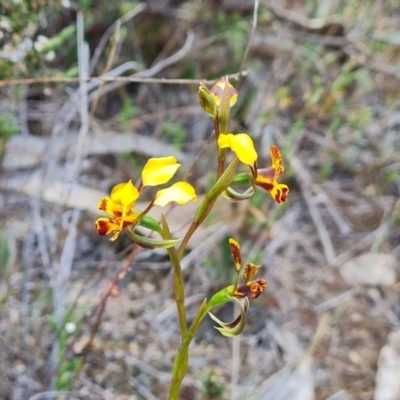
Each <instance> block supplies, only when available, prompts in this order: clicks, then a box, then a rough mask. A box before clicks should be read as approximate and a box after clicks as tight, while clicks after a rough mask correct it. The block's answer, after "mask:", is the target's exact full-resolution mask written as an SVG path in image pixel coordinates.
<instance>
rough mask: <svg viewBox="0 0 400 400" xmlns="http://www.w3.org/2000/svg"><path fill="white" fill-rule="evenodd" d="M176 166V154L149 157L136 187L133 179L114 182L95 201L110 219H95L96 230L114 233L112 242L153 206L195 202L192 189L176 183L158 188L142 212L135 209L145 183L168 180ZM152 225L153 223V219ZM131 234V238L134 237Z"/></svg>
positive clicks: (136, 222) (165, 181)
mask: <svg viewBox="0 0 400 400" xmlns="http://www.w3.org/2000/svg"><path fill="white" fill-rule="evenodd" d="M179 167H180V164H178V163H177V162H176V159H175V157H161V158H151V159H150V160H149V161H148V162H147V163H146V165H145V167H144V169H143V172H142V182H141V184H140V186H139V189H137V188H136V187H135V186H134V185H133V183H132V181H129V182H127V183H120V184H118V185H116V186H115V187H114V188H113V189H112V191H111V197H103V198H101V199H100V202H99V204H98V209H99V210H100V211H104V212H105V213H106V214H108V215H109V216H110V217H111V218H105V217H104V218H99V219H97V221H96V222H95V225H96V229H97V233H98V234H99V235H100V236H106V235H109V234H110V233H114V234H113V236H112V237H111V239H110V240H111V241H114V240H116V239H117V238H118V236H119V234H120V233H121V231H122V230H123V229H124V228H127V227H131V228H133V227H134V226H135V225H137V224H138V223H142V222H141V221H142V219H143V218H144V217H145V215H146V214H147V213H148V212H149V211H150V209H151V208H152V207H153V206H154V205H158V206H161V207H165V206H166V205H167V204H169V203H171V202H173V201H175V202H176V203H178V204H185V203H187V202H188V201H196V200H197V196H196V193H195V190H194V188H193V187H192V186H191V185H189V184H188V183H186V182H178V183H175V184H174V185H172V186H171V187H169V188H167V189H162V190H160V191H158V192H157V194H156V197H155V199H154V200H153V201H152V202H151V203H150V204H149V206H148V207H147V208H146V210H145V211H143V212H141V211H139V210H136V209H135V208H134V207H135V204H136V202H137V200H138V198H139V196H140V193H141V191H142V190H143V188H144V187H145V186H156V185H162V184H164V183H167V182H168V181H169V180H170V179H171V178H172V177H173V176H174V174H175V172H176V171H177V169H178V168H179ZM146 218H147V217H146ZM153 226H156V225H154V222H153ZM132 235H133V234H132ZM132 235H131V237H134V236H132ZM135 241H136V240H135Z"/></svg>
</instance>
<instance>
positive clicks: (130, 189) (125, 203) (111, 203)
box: [95, 181, 140, 241]
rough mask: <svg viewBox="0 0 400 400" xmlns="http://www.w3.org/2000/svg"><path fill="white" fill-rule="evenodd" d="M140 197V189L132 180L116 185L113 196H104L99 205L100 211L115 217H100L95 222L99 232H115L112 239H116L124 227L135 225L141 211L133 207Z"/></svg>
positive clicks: (103, 234) (106, 233) (112, 192)
mask: <svg viewBox="0 0 400 400" xmlns="http://www.w3.org/2000/svg"><path fill="white" fill-rule="evenodd" d="M138 198H139V191H138V190H137V189H136V187H135V186H134V185H133V183H132V181H129V182H127V183H120V184H118V185H116V186H114V188H113V189H112V191H111V197H102V198H101V199H100V201H99V204H98V205H97V207H98V209H99V210H100V211H104V212H105V213H106V214H108V215H110V216H112V217H113V218H99V219H98V220H97V221H96V223H95V224H96V229H97V233H98V234H99V235H100V236H105V235H109V234H110V233H113V232H114V235H113V236H112V237H111V239H110V240H111V241H114V240H116V239H117V238H118V236H119V234H120V232H121V231H122V230H123V229H124V228H126V227H127V226H129V225H134V224H135V223H136V222H137V217H138V216H139V215H140V211H137V210H135V209H132V207H133V206H134V205H135V203H136V201H137V199H138Z"/></svg>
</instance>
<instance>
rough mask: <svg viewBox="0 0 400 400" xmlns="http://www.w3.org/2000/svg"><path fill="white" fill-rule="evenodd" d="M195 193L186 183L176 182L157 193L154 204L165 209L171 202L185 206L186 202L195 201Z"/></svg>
mask: <svg viewBox="0 0 400 400" xmlns="http://www.w3.org/2000/svg"><path fill="white" fill-rule="evenodd" d="M196 200H197V196H196V192H195V190H194V188H193V186H192V185H189V184H188V183H186V182H177V183H175V184H173V185H172V186H171V187H169V188H167V189H163V190H160V191H158V193H157V196H156V199H155V200H154V204H156V205H158V206H161V207H165V206H166V205H167V204H168V203H170V202H171V201H175V202H176V203H178V204H185V203H187V202H188V201H196Z"/></svg>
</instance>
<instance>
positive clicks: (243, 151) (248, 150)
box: [218, 133, 257, 167]
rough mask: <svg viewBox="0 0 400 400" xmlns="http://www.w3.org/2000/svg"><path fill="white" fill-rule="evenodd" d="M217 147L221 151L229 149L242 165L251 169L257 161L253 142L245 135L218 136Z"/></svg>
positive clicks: (229, 134)
mask: <svg viewBox="0 0 400 400" xmlns="http://www.w3.org/2000/svg"><path fill="white" fill-rule="evenodd" d="M218 146H219V147H220V148H221V149H224V148H227V147H229V148H230V149H231V150H232V151H233V152H234V153H235V154H236V156H237V157H238V159H239V160H240V161H241V162H242V163H243V164H247V165H250V167H253V166H254V164H255V162H256V161H257V152H256V150H255V148H254V144H253V140H252V139H251V137H250V136H249V135H248V134H247V133H238V134H236V135H233V134H232V133H228V134H227V135H224V134H220V135H219V138H218Z"/></svg>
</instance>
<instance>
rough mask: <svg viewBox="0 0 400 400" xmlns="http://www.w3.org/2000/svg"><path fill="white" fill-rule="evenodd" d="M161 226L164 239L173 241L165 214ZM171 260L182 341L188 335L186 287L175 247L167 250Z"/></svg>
mask: <svg viewBox="0 0 400 400" xmlns="http://www.w3.org/2000/svg"><path fill="white" fill-rule="evenodd" d="M161 224H162V228H163V231H164V235H163V239H164V240H169V239H171V238H172V237H171V232H170V230H169V226H168V223H167V220H166V219H165V216H164V214H162V215H161ZM167 251H168V255H169V258H170V260H171V264H172V268H173V270H174V295H175V302H176V306H177V308H178V318H179V325H180V328H181V336H182V340H183V339H184V338H185V336H186V333H187V322H186V311H185V285H184V282H183V274H182V268H181V264H180V262H179V258H178V254H177V252H176V249H175V247H170V248H169V249H167Z"/></svg>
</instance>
